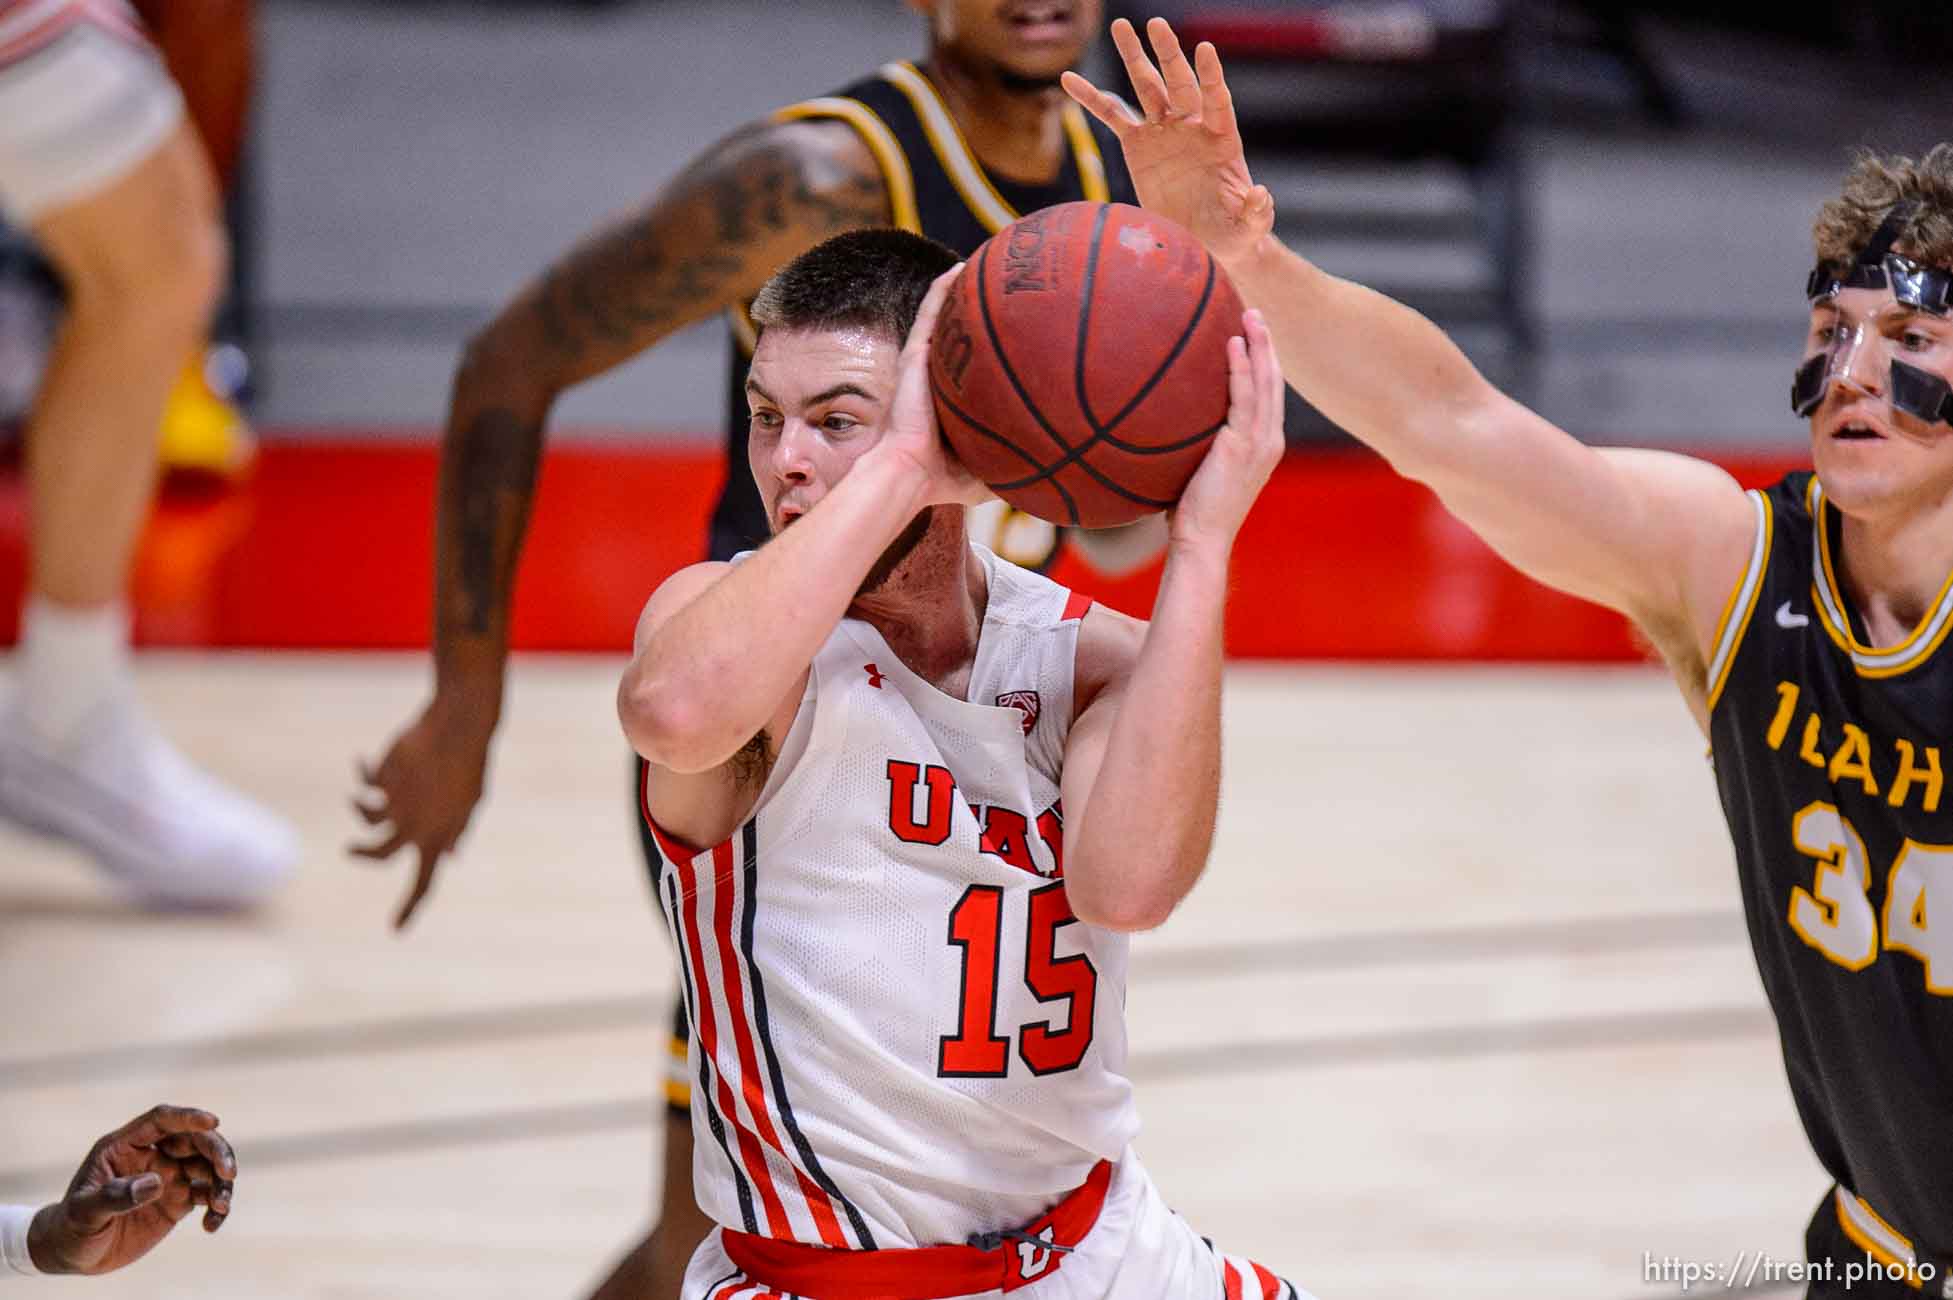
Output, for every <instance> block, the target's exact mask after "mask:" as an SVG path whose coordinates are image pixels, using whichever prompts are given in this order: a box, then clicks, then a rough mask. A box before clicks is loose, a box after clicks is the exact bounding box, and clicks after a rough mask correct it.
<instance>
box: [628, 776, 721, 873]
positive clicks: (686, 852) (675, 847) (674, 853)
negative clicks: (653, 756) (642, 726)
mask: <svg viewBox="0 0 1953 1300" xmlns="http://www.w3.org/2000/svg"><path fill="white" fill-rule="evenodd" d="M643 766H644V778H643V779H642V780H640V781H639V782H638V784H637V810H638V812H640V813H642V814H643V815H644V824H645V825H646V826H647V827H649V828H650V830H651V838H652V839H654V840H656V841H657V842H658V851H659V852H660V853H662V854H664V855H665V858H666V860H667V861H669V862H670V863H671V864H672V865H673V866H677V865H678V864H679V863H681V862H690V861H691V860H692V859H693V858H695V857H697V856H698V855H699V854H700V853H701V852H703V851H704V850H702V849H695V848H693V847H691V846H690V845H689V844H680V843H679V842H678V841H677V840H675V839H673V838H672V837H671V836H670V835H668V834H666V833H665V828H664V827H662V826H660V825H658V823H657V822H656V821H655V820H653V819H652V816H651V765H650V764H649V763H646V764H644V765H643ZM731 844H732V841H731V840H727V841H726V846H727V847H730V846H731Z"/></svg>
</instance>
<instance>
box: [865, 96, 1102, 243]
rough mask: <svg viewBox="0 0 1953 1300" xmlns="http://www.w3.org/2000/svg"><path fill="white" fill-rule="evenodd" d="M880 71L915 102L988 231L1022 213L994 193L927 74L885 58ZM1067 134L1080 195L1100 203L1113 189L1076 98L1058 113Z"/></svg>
mask: <svg viewBox="0 0 1953 1300" xmlns="http://www.w3.org/2000/svg"><path fill="white" fill-rule="evenodd" d="M881 75H882V76H883V77H884V78H886V79H887V81H888V83H889V84H890V85H892V86H894V87H895V88H896V89H897V90H899V91H901V92H902V94H903V95H904V96H906V97H907V98H908V101H909V103H910V104H911V105H912V106H913V107H914V108H915V115H916V118H917V120H918V121H920V122H921V123H922V133H923V134H924V135H926V136H928V137H929V147H930V149H931V150H933V151H934V152H935V155H936V161H937V162H939V163H941V164H942V165H943V173H944V174H945V175H946V176H948V177H949V183H950V184H951V185H953V186H955V187H956V192H957V193H958V194H960V195H962V196H963V204H964V206H965V207H967V208H969V210H970V215H972V216H974V217H975V218H976V219H977V221H978V222H979V223H981V224H982V225H983V227H984V228H985V229H986V230H988V231H989V232H990V233H991V234H993V235H994V234H996V233H997V232H998V231H999V230H1002V229H1003V228H1004V227H1005V226H1008V225H1009V224H1010V223H1011V222H1013V221H1015V220H1017V218H1019V217H1020V216H1022V215H1023V213H1021V212H1019V211H1018V210H1017V209H1016V208H1013V207H1012V206H1011V205H1010V204H1009V202H1007V201H1006V200H1005V199H1004V196H1003V195H1001V194H999V193H997V187H996V186H994V185H992V184H991V183H990V175H989V173H988V172H986V171H984V170H983V164H982V163H980V162H978V161H977V157H976V154H975V153H974V152H973V151H972V150H971V149H970V142H969V141H968V140H966V139H964V138H963V128H961V127H959V126H958V125H956V118H955V117H954V116H953V115H952V114H951V113H950V111H949V108H948V106H947V105H945V104H944V103H943V100H942V96H941V95H938V94H937V93H936V88H935V87H934V86H932V85H930V84H929V78H927V77H925V76H923V75H922V73H921V72H920V71H919V70H918V69H917V68H916V66H915V65H914V64H913V63H908V62H906V61H905V62H898V63H885V64H883V65H882V68H881ZM1062 121H1063V122H1064V127H1065V135H1066V137H1067V138H1068V139H1069V140H1070V143H1071V152H1072V158H1073V160H1074V161H1075V162H1076V163H1077V164H1078V180H1079V187H1080V190H1081V192H1082V193H1083V194H1084V196H1085V197H1086V198H1088V199H1091V200H1092V201H1094V202H1097V203H1104V202H1106V201H1107V200H1108V199H1109V198H1110V197H1111V190H1110V189H1109V188H1108V187H1107V185H1106V181H1105V159H1104V158H1103V157H1102V156H1101V155H1100V153H1099V145H1098V141H1097V140H1095V139H1093V138H1092V129H1091V127H1090V126H1088V125H1087V124H1086V122H1085V114H1084V112H1083V111H1082V110H1081V109H1080V108H1079V107H1078V105H1076V104H1067V105H1066V106H1065V109H1064V112H1063V114H1062Z"/></svg>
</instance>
